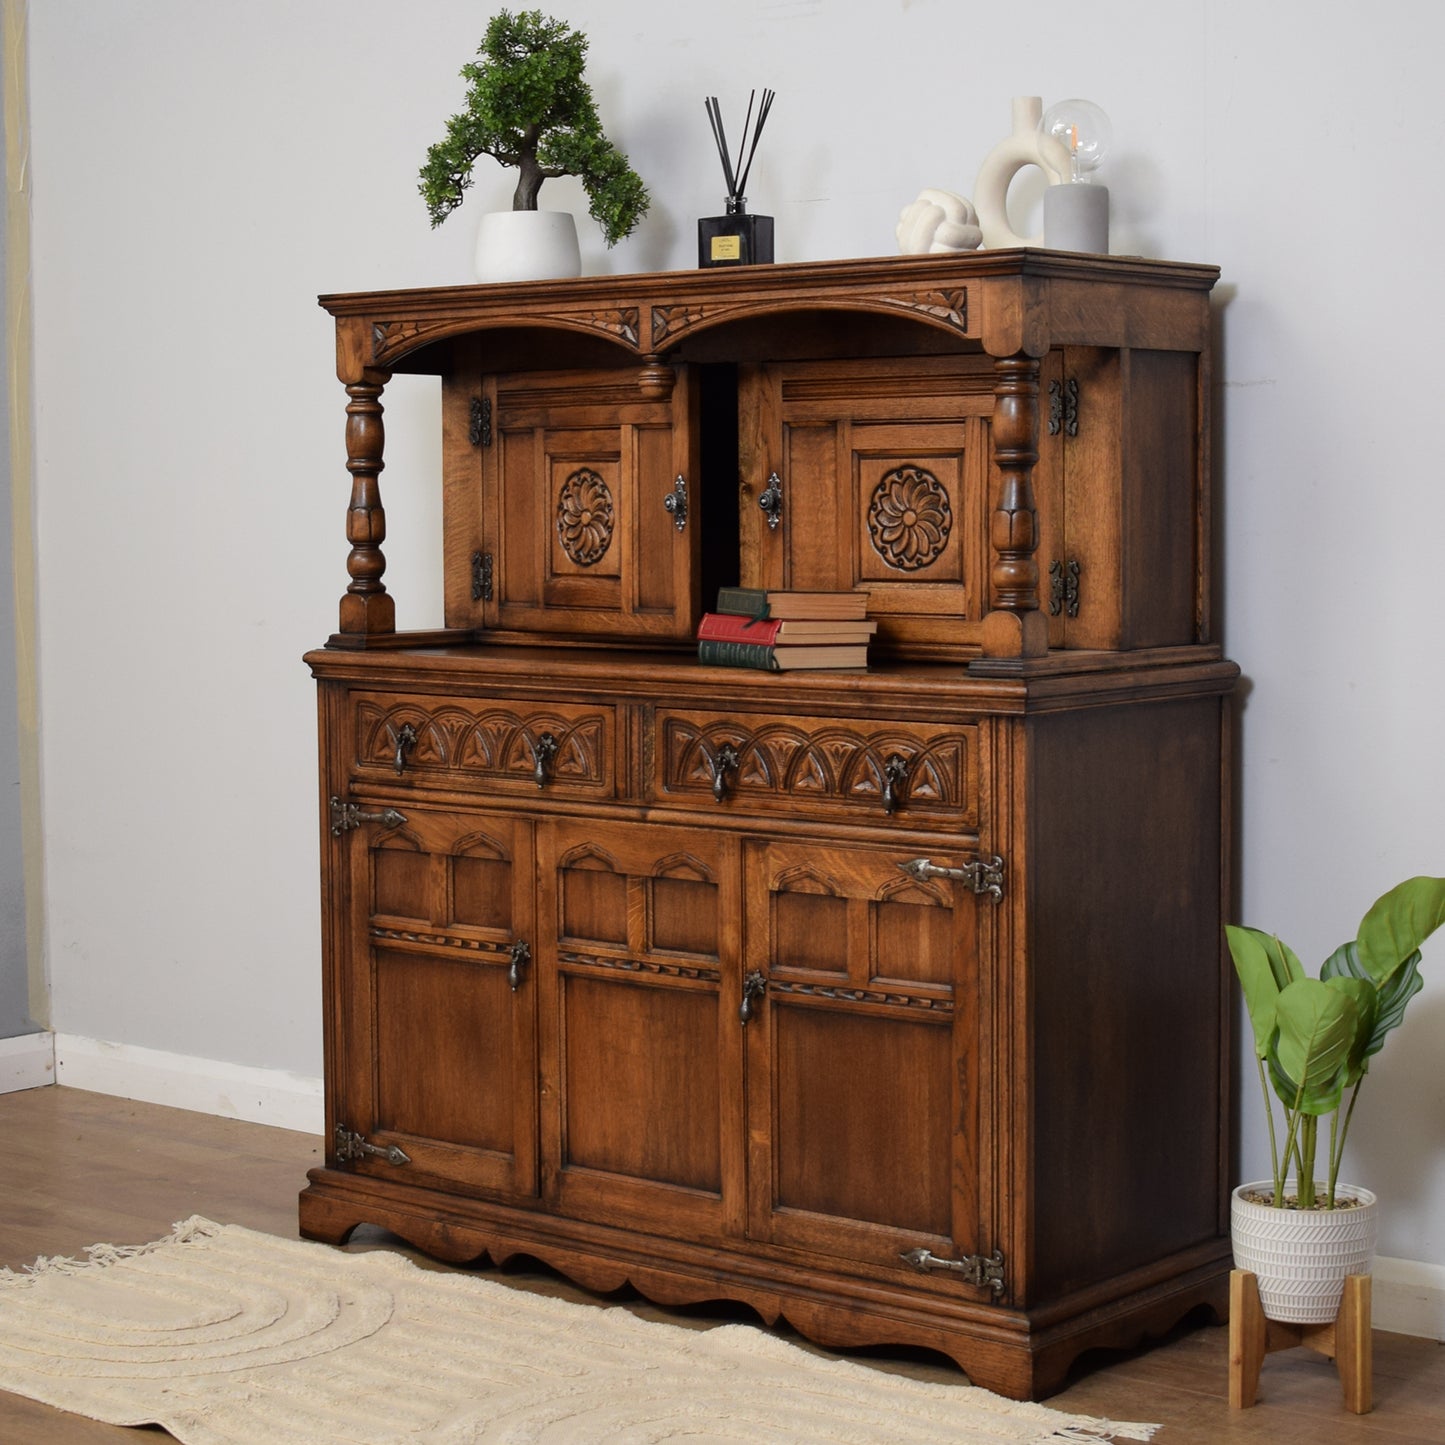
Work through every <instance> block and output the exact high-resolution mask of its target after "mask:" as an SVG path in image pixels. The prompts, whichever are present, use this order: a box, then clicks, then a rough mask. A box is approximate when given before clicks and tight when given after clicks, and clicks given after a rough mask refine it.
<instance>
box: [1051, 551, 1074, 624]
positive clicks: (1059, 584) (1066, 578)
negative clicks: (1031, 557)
mask: <svg viewBox="0 0 1445 1445" xmlns="http://www.w3.org/2000/svg"><path fill="white" fill-rule="evenodd" d="M1064 611H1067V612H1068V614H1069V616H1070V617H1077V616H1078V615H1079V563H1078V559H1077V558H1074V557H1071V558H1069V560H1068V561H1067V562H1061V561H1058V560H1055V561H1053V562H1050V563H1049V614H1050V616H1052V617H1057V616H1058V615H1059V613H1060V612H1064Z"/></svg>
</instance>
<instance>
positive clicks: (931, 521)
mask: <svg viewBox="0 0 1445 1445" xmlns="http://www.w3.org/2000/svg"><path fill="white" fill-rule="evenodd" d="M952 531H953V507H952V505H951V504H950V502H949V500H948V490H947V488H945V487H944V486H943V484H942V483H941V482H940V481H939V480H938V478H937V477H935V476H934V475H933V473H932V472H930V471H928V470H926V469H925V468H923V467H916V466H903V467H894V469H893V470H892V471H891V472H889V473H887V474H886V475H885V476H884V477H883V478H882V480H881V481H880V482H879V483H878V485H877V486H876V487H874V489H873V496H872V497H871V499H870V500H869V503H868V537H869V540H870V541H871V542H872V543H873V550H874V551H875V552H877V553H878V555H879V556H880V557H881V558H882V559H883V560H884V562H886V563H887V564H888V565H889V566H890V567H893V568H896V569H897V570H898V571H900V572H920V571H922V570H923V569H924V568H925V567H929V566H932V564H933V563H934V562H936V561H937V560H938V559H939V558H940V557H941V556H942V555H943V550H944V548H945V547H947V546H948V538H949V534H950V533H951V532H952Z"/></svg>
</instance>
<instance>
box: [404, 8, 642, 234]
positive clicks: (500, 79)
mask: <svg viewBox="0 0 1445 1445" xmlns="http://www.w3.org/2000/svg"><path fill="white" fill-rule="evenodd" d="M477 54H478V55H480V56H481V57H482V60H481V62H480V63H478V62H475V61H474V62H471V63H469V64H467V65H464V66H463V67H462V71H461V74H462V77H463V79H465V80H466V81H468V82H469V84H470V87H471V88H470V89H469V90H468V91H467V108H466V110H464V111H463V112H461V114H459V115H454V116H453V117H452V118H451V119H450V120H449V121H448V122H447V133H446V138H445V139H444V140H441V141H439V142H437V144H436V145H434V146H432V147H431V149H430V150H429V151H428V152H427V159H426V164H425V165H424V166H423V167H422V169H421V186H420V190H421V194H422V197H423V199H424V200H425V201H426V207H427V212H428V214H429V215H430V216H431V223H432V225H433V226H439V225H441V223H442V222H443V221H444V220H446V218H447V217H448V216H449V215H450V214H451V213H452V212H453V211H454V210H455V209H456V208H457V207H458V206H459V205H461V203H462V195H463V192H464V191H465V190H466V188H467V187H468V186H469V185H470V184H471V182H472V166H473V164H474V163H475V162H476V159H477V157H478V156H482V155H488V156H492V157H493V158H494V159H496V160H498V161H500V162H501V163H502V164H503V165H504V166H515V167H516V168H517V170H518V172H519V175H518V178H517V190H516V194H515V195H514V196H513V197H512V209H513V210H514V211H535V210H536V209H537V192H538V190H539V189H540V188H541V185H542V182H543V181H544V180H546V179H547V178H548V177H550V176H576V177H578V179H580V180H581V182H582V185H583V188H584V189H585V190H586V192H587V198H588V201H589V203H590V205H589V210H590V213H591V215H592V218H593V220H595V221H596V222H597V224H598V225H599V226H601V227H602V234H603V236H604V237H605V238H606V241H607V244H608V245H609V246H614V245H616V244H617V242H618V241H620V240H621V239H622V238H623V237H624V236H626V235H628V234H629V233H630V232H631V231H632V229H633V228H634V227H635V226H636V225H637V223H638V221H640V220H641V219H642V217H643V216H645V215H646V214H647V208H648V205H649V203H650V198H649V196H648V194H647V187H646V186H645V185H643V183H642V178H641V177H640V176H639V175H638V174H637V172H636V171H634V170H633V169H632V167H631V166H630V165H628V163H627V157H626V156H625V155H624V154H623V153H622V152H621V151H620V150H618V149H617V147H616V146H614V145H613V144H612V142H611V141H609V140H608V139H607V137H606V136H605V135H604V134H603V132H602V122H601V120H600V119H599V118H598V115H597V107H596V104H595V103H594V102H593V99H592V88H591V87H590V86H589V85H588V84H587V82H586V80H585V79H584V78H583V69H584V66H585V63H586V59H587V37H586V36H585V35H583V34H582V32H581V31H580V30H573V29H571V28H570V27H569V26H568V25H567V24H566V23H565V22H563V21H561V20H554V19H551V18H550V17H548V16H544V15H543V14H542V12H541V11H540V10H524V11H521V12H520V13H518V14H517V15H512V14H510V13H509V12H508V11H506V10H502V11H500V12H498V14H497V15H495V16H494V17H493V18H492V20H491V22H490V23H489V24H488V26H487V31H486V34H485V35H484V36H483V37H482V43H481V45H480V46H479V47H478V50H477Z"/></svg>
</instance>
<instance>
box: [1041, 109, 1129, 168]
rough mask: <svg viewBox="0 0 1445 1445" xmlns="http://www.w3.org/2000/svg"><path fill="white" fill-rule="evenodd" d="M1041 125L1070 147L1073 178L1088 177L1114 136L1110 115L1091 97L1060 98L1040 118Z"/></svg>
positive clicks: (1067, 147) (1046, 132)
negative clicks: (1079, 98)
mask: <svg viewBox="0 0 1445 1445" xmlns="http://www.w3.org/2000/svg"><path fill="white" fill-rule="evenodd" d="M1039 129H1040V130H1041V131H1043V133H1044V134H1045V135H1051V136H1053V137H1054V138H1055V139H1056V140H1058V141H1060V142H1061V143H1062V144H1063V147H1064V149H1065V150H1066V151H1068V153H1069V163H1070V176H1069V179H1070V180H1072V181H1083V182H1087V181H1089V179H1090V176H1091V172H1093V171H1095V170H1097V169H1098V167H1099V163H1100V162H1101V161H1102V160H1103V159H1104V157H1105V156H1106V155H1107V154H1108V151H1109V146H1110V144H1111V143H1112V142H1113V139H1114V127H1113V126H1112V125H1111V124H1110V122H1109V117H1108V116H1107V115H1105V114H1104V112H1103V111H1102V110H1101V109H1100V108H1099V107H1098V106H1097V105H1095V104H1094V102H1093V101H1092V100H1061V101H1059V102H1058V103H1057V104H1055V105H1051V106H1050V107H1049V108H1048V109H1047V110H1046V111H1045V112H1044V115H1043V119H1042V120H1040V121H1039Z"/></svg>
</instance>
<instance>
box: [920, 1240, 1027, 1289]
mask: <svg viewBox="0 0 1445 1445" xmlns="http://www.w3.org/2000/svg"><path fill="white" fill-rule="evenodd" d="M898 1258H899V1259H901V1260H902V1261H903V1262H904V1264H908V1265H912V1266H913V1268H914V1269H916V1270H917V1271H918V1272H919V1273H920V1274H927V1273H928V1271H929V1270H931V1269H946V1270H949V1271H951V1272H952V1273H954V1274H961V1275H962V1276H963V1277H964V1280H965V1281H966V1282H967V1283H968V1284H971V1285H974V1286H975V1287H976V1288H978V1289H989V1290H992V1291H993V1293H994V1294H1002V1293H1003V1291H1004V1279H1003V1251H1002V1250H998V1249H996V1250H994V1252H993V1253H992V1254H989V1255H984V1254H967V1255H965V1256H964V1257H963V1258H962V1259H944V1258H942V1257H941V1256H939V1255H936V1254H934V1253H933V1252H932V1250H928V1249H910V1250H909V1251H908V1252H907V1253H906V1254H900V1255H899V1256H898Z"/></svg>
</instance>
